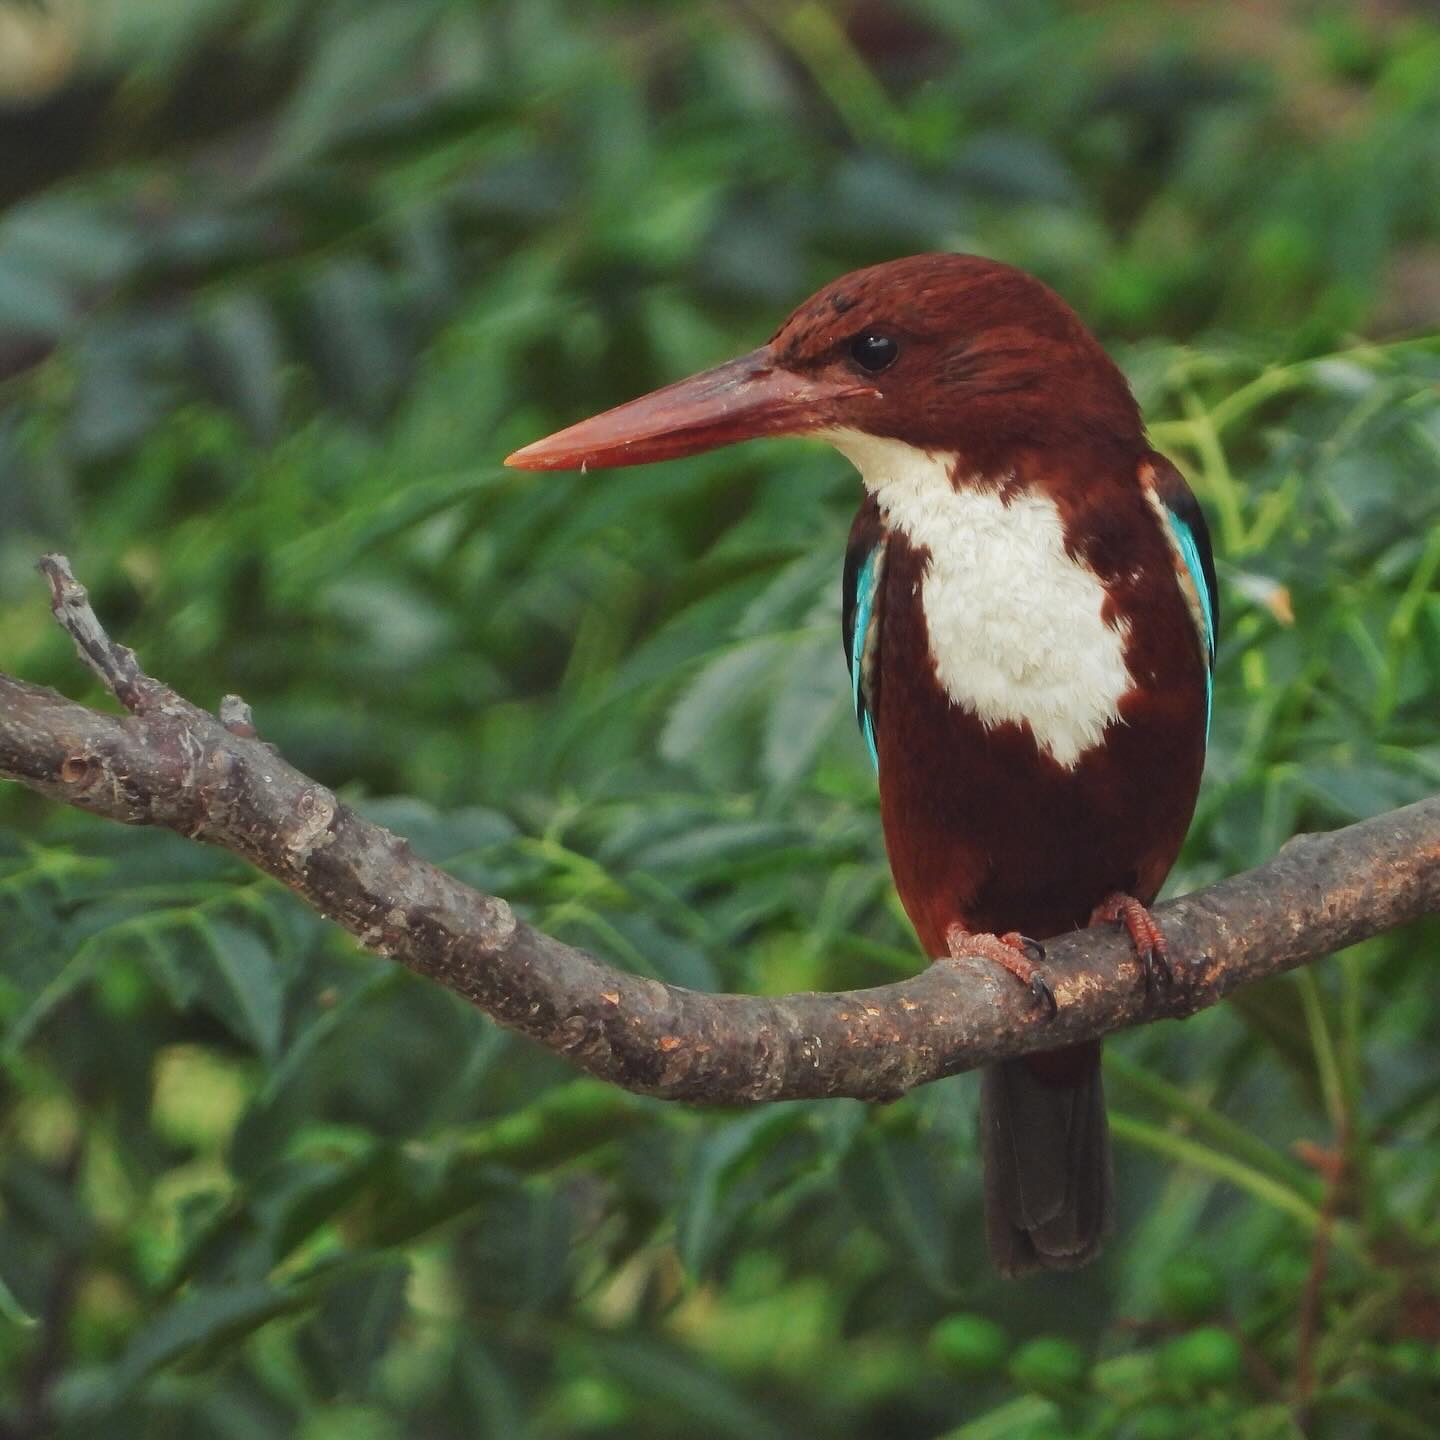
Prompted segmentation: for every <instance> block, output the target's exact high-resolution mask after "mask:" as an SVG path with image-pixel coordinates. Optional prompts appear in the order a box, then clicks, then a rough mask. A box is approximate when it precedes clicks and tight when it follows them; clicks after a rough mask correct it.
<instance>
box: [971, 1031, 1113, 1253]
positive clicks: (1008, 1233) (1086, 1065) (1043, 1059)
mask: <svg viewBox="0 0 1440 1440" xmlns="http://www.w3.org/2000/svg"><path fill="white" fill-rule="evenodd" d="M980 1128H981V1148H982V1151H983V1154H984V1159H985V1238H986V1240H987V1242H988V1244H989V1247H990V1257H991V1259H992V1260H993V1261H994V1263H995V1267H996V1269H997V1270H999V1271H1000V1273H1001V1274H1002V1275H1025V1274H1027V1273H1029V1272H1030V1271H1032V1270H1069V1269H1073V1268H1074V1267H1075V1266H1077V1265H1083V1264H1085V1262H1086V1261H1087V1260H1090V1259H1092V1258H1093V1257H1094V1256H1095V1254H1096V1253H1097V1252H1098V1251H1099V1249H1100V1244H1101V1241H1102V1240H1103V1239H1104V1236H1105V1232H1106V1231H1107V1230H1108V1229H1109V1227H1110V1211H1111V1192H1112V1184H1111V1165H1110V1129H1109V1126H1108V1125H1107V1123H1106V1120H1105V1094H1104V1091H1103V1089H1102V1088H1101V1084H1100V1046H1099V1044H1098V1043H1096V1044H1092V1045H1077V1046H1073V1047H1071V1048H1069V1049H1066V1050H1055V1051H1050V1052H1047V1053H1045V1054H1041V1055H1029V1056H1026V1057H1025V1058H1024V1059H1022V1060H1006V1061H1004V1062H1002V1063H1001V1064H999V1065H991V1066H990V1067H988V1068H987V1069H986V1070H985V1072H984V1074H983V1076H982V1077H981V1085H980Z"/></svg>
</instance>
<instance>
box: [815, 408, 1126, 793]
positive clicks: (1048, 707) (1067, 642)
mask: <svg viewBox="0 0 1440 1440" xmlns="http://www.w3.org/2000/svg"><path fill="white" fill-rule="evenodd" d="M824 438H826V439H828V440H829V441H830V442H831V443H832V444H834V445H835V446H836V448H837V449H839V450H840V451H842V453H844V454H845V455H847V456H848V457H849V458H850V459H851V460H852V461H853V462H854V464H855V465H856V467H857V468H858V469H859V470H860V473H861V475H862V476H863V477H864V480H865V484H866V487H867V488H868V489H869V490H870V491H871V493H872V494H874V495H875V497H876V499H877V500H878V501H879V502H880V508H881V511H882V513H883V514H884V516H885V519H886V522H887V524H888V525H889V526H890V527H891V528H892V529H895V530H899V531H901V532H902V533H903V534H904V535H905V536H906V537H907V538H908V539H909V540H910V541H911V542H912V543H913V544H915V545H921V546H924V547H925V549H926V550H927V551H928V552H929V555H930V560H929V564H928V565H927V567H926V570H925V574H924V578H923V579H922V581H921V585H920V600H921V604H922V605H923V607H924V612H925V622H926V625H927V627H928V629H929V633H930V649H931V653H932V655H933V657H934V661H935V671H936V675H937V677H938V678H939V680H940V682H941V684H942V685H943V686H944V687H945V690H946V693H947V694H948V695H949V696H950V698H951V700H953V701H954V702H955V703H956V704H957V705H961V706H964V707H965V709H967V710H970V711H972V712H973V713H974V714H975V715H977V716H978V717H979V718H980V719H981V720H982V721H984V722H985V723H986V724H989V725H999V724H1003V723H1006V722H1012V723H1015V724H1022V723H1023V724H1028V725H1029V727H1030V730H1031V733H1032V734H1033V735H1034V737H1035V743H1036V744H1037V745H1038V746H1039V747H1040V748H1041V749H1042V750H1045V751H1047V752H1048V753H1049V754H1050V755H1051V756H1052V757H1053V758H1054V759H1055V760H1056V761H1057V762H1058V763H1059V764H1061V765H1064V766H1066V767H1067V768H1068V767H1071V766H1073V765H1074V764H1075V763H1076V762H1077V761H1078V760H1079V759H1080V757H1081V756H1082V755H1083V754H1084V753H1085V752H1086V751H1087V750H1089V749H1090V748H1091V747H1092V746H1094V745H1096V744H1098V743H1099V741H1100V740H1101V738H1102V737H1103V735H1104V733H1105V728H1106V726H1108V725H1110V724H1112V723H1113V722H1114V721H1116V720H1118V719H1119V715H1120V709H1119V707H1120V701H1121V699H1122V698H1123V697H1124V696H1125V694H1126V693H1127V692H1128V691H1129V689H1130V688H1131V678H1130V673H1129V671H1128V670H1127V668H1126V665H1125V640H1126V632H1125V627H1124V626H1123V624H1122V625H1121V626H1120V627H1118V628H1117V627H1116V626H1112V625H1109V624H1107V623H1106V622H1105V620H1104V618H1103V609H1104V605H1105V601H1106V598H1107V595H1106V590H1105V587H1104V585H1103V584H1101V582H1100V580H1099V578H1098V577H1097V576H1096V575H1095V574H1094V572H1093V571H1091V570H1090V569H1088V568H1087V567H1086V566H1085V565H1084V564H1083V563H1081V562H1079V561H1076V560H1074V559H1072V558H1071V557H1070V556H1069V555H1068V554H1067V553H1066V550H1065V532H1064V526H1063V524H1062V522H1061V519H1060V514H1059V511H1058V510H1057V509H1056V508H1055V504H1054V502H1053V501H1052V500H1050V499H1049V497H1048V496H1046V495H1044V494H1041V493H1038V492H1035V493H1029V492H1026V493H1021V494H1019V495H1017V496H1013V497H1012V498H1011V499H1010V500H1009V502H1008V503H1007V502H1005V501H1003V500H1002V499H1001V498H1000V496H999V495H998V494H996V493H995V492H994V491H992V490H989V489H985V490H980V489H974V488H970V487H961V488H960V489H956V488H955V487H954V486H953V485H952V484H951V482H950V464H951V457H949V456H946V455H932V454H929V453H928V452H926V451H922V450H917V449H915V448H914V447H913V446H909V445H905V444H903V443H902V442H900V441H896V440H878V439H876V438H874V437H873V436H868V435H861V434H858V433H855V432H843V431H842V432H833V433H830V434H827V435H826V436H825V437H824Z"/></svg>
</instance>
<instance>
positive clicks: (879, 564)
mask: <svg viewBox="0 0 1440 1440" xmlns="http://www.w3.org/2000/svg"><path fill="white" fill-rule="evenodd" d="M884 563H885V546H884V545H883V544H880V545H877V546H876V547H875V548H874V549H873V550H872V551H871V552H870V553H869V554H868V555H867V556H866V557H865V563H864V564H863V565H861V567H860V573H859V575H858V576H857V577H856V580H855V611H854V621H853V628H852V630H851V643H850V696H851V700H852V701H853V702H854V705H855V719H856V720H857V721H858V722H859V725H860V733H861V735H863V736H864V737H865V747H866V749H868V750H869V752H870V763H871V764H872V765H874V767H875V769H876V771H877V772H878V771H879V769H880V751H879V748H878V747H877V745H876V743H875V717H874V715H873V713H872V712H871V708H870V703H869V694H868V687H867V685H866V678H867V677H866V670H867V666H868V667H869V668H870V669H873V668H874V666H875V663H876V655H875V649H876V646H877V645H878V643H879V642H878V636H877V635H873V634H872V633H871V631H872V630H873V629H875V628H876V626H875V621H876V618H877V610H876V598H877V596H878V595H879V592H880V574H881V570H882V569H883V567H884Z"/></svg>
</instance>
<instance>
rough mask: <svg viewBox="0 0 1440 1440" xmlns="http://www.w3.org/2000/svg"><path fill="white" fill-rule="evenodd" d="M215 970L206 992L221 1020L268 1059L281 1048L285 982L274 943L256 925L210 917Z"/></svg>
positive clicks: (207, 927)
mask: <svg viewBox="0 0 1440 1440" xmlns="http://www.w3.org/2000/svg"><path fill="white" fill-rule="evenodd" d="M200 933H201V934H202V935H203V936H204V938H205V941H206V943H207V946H208V950H209V959H210V970H209V974H208V976H207V983H206V986H205V990H204V994H205V998H206V1001H207V1003H208V1006H209V1008H210V1009H211V1010H213V1012H214V1013H215V1015H216V1018H217V1019H220V1020H222V1021H224V1023H225V1024H226V1025H227V1026H228V1027H229V1028H230V1030H231V1032H232V1033H233V1034H234V1035H236V1036H237V1037H239V1038H240V1039H242V1040H245V1041H247V1042H248V1043H249V1044H251V1045H253V1046H254V1048H255V1049H256V1050H258V1051H259V1052H260V1053H261V1054H262V1055H263V1056H264V1057H265V1058H266V1059H267V1060H272V1061H273V1060H274V1059H275V1058H276V1056H277V1055H278V1053H279V1049H280V1027H281V1024H282V1021H283V1018H284V1005H285V984H284V981H283V979H282V977H281V975H280V970H279V967H278V966H277V965H276V963H275V957H274V955H273V954H272V953H271V950H270V948H269V946H268V945H266V944H265V942H264V941H263V940H261V939H260V937H259V936H258V935H256V934H255V932H254V931H252V930H244V929H241V928H240V926H238V925H232V924H230V923H228V922H227V921H223V920H212V921H206V922H205V923H204V924H203V925H202V926H201V932H200Z"/></svg>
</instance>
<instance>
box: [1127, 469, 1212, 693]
mask: <svg viewBox="0 0 1440 1440" xmlns="http://www.w3.org/2000/svg"><path fill="white" fill-rule="evenodd" d="M1140 478H1141V483H1142V484H1144V486H1145V488H1146V490H1147V492H1148V493H1149V495H1150V498H1151V503H1152V504H1153V505H1154V506H1155V508H1156V510H1157V512H1158V513H1159V515H1160V517H1161V519H1162V520H1163V521H1164V523H1165V534H1166V538H1167V539H1168V540H1169V541H1170V544H1171V547H1172V548H1173V549H1174V551H1175V556H1176V562H1177V563H1176V567H1175V573H1176V578H1177V579H1178V580H1179V582H1180V588H1181V590H1182V591H1184V594H1185V599H1186V600H1187V601H1188V603H1189V606H1190V615H1191V618H1192V619H1193V620H1194V622H1195V631H1196V634H1197V635H1198V636H1199V639H1200V647H1201V650H1202V652H1203V653H1204V655H1205V659H1206V661H1207V663H1208V665H1209V670H1210V673H1211V674H1212V675H1213V672H1214V669H1215V648H1216V645H1217V643H1218V642H1219V638H1220V591H1219V589H1218V587H1217V586H1216V584H1215V557H1214V555H1213V553H1212V552H1211V549H1210V529H1209V526H1207V525H1206V523H1205V512H1204V511H1203V510H1201V508H1200V502H1199V501H1198V500H1197V499H1196V498H1195V495H1194V493H1193V492H1192V491H1191V489H1190V487H1189V486H1188V485H1187V484H1186V483H1185V477H1184V476H1183V475H1182V474H1181V473H1180V472H1179V471H1178V470H1177V469H1176V468H1175V467H1174V466H1173V465H1172V464H1171V463H1170V462H1169V461H1168V460H1167V459H1166V458H1165V457H1164V456H1163V455H1151V456H1150V457H1149V458H1148V459H1146V460H1145V462H1144V463H1143V464H1142V466H1141V469H1140ZM1213 687H1214V682H1213V680H1212V679H1210V677H1209V676H1208V675H1207V679H1206V697H1207V701H1208V699H1209V697H1210V694H1211V691H1212V690H1213Z"/></svg>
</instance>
